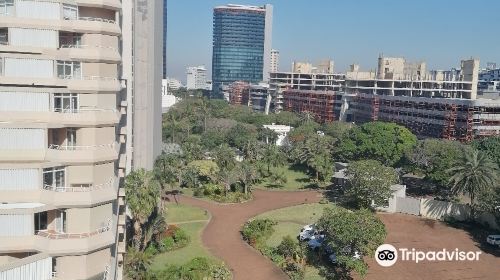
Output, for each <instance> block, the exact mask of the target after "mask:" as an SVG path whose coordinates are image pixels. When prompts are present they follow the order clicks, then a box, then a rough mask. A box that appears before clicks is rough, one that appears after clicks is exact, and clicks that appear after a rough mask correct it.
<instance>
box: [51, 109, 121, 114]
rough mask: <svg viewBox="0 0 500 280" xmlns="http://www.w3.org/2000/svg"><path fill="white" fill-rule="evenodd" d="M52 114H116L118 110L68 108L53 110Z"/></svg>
mask: <svg viewBox="0 0 500 280" xmlns="http://www.w3.org/2000/svg"><path fill="white" fill-rule="evenodd" d="M52 111H53V112H54V113H61V114H81V113H88V112H91V113H92V112H112V113H116V112H118V110H116V109H99V108H79V109H70V108H66V109H63V108H54V109H52Z"/></svg>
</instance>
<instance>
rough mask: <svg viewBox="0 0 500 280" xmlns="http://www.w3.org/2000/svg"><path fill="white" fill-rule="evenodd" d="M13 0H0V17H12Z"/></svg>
mask: <svg viewBox="0 0 500 280" xmlns="http://www.w3.org/2000/svg"><path fill="white" fill-rule="evenodd" d="M13 10H14V0H0V15H12V12H13Z"/></svg>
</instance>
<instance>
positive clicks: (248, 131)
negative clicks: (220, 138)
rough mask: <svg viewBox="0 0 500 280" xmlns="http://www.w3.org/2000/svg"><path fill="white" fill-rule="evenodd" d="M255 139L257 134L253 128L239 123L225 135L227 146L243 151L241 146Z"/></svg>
mask: <svg viewBox="0 0 500 280" xmlns="http://www.w3.org/2000/svg"><path fill="white" fill-rule="evenodd" d="M256 138H257V133H256V131H255V128H252V127H251V126H249V125H243V124H240V123H238V124H237V125H236V126H234V127H233V128H231V129H230V130H229V131H228V133H227V141H228V143H229V145H230V146H231V147H235V148H238V149H243V146H244V145H245V143H247V141H249V140H251V139H256Z"/></svg>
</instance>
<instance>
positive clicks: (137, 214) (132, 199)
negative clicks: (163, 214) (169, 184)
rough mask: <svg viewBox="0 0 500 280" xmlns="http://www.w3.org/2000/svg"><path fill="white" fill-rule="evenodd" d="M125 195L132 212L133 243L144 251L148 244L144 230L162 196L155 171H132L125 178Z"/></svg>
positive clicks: (137, 248)
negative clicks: (145, 241) (155, 177)
mask: <svg viewBox="0 0 500 280" xmlns="http://www.w3.org/2000/svg"><path fill="white" fill-rule="evenodd" d="M125 195H126V201H127V205H128V207H129V209H130V212H131V213H132V222H133V228H134V236H133V238H132V241H133V242H132V243H133V246H134V248H135V249H136V250H139V251H143V250H144V249H145V247H146V246H147V244H145V243H144V230H145V227H146V225H147V223H148V221H149V219H150V217H151V216H152V215H153V213H154V212H155V210H156V209H157V206H158V202H159V197H160V186H159V184H158V182H157V181H156V180H155V179H154V174H153V172H151V171H146V170H144V169H137V170H134V171H132V172H130V173H129V174H128V175H127V177H126V178H125Z"/></svg>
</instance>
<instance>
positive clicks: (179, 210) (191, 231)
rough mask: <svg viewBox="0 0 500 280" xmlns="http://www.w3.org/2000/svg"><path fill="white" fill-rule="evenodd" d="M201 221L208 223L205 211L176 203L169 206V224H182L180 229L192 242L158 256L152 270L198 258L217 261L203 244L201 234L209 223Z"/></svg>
mask: <svg viewBox="0 0 500 280" xmlns="http://www.w3.org/2000/svg"><path fill="white" fill-rule="evenodd" d="M199 220H206V221H208V216H207V215H206V213H205V210H203V209H200V208H196V207H191V206H186V205H181V204H179V205H176V204H175V203H169V204H167V221H168V223H169V224H175V223H180V224H179V227H180V228H182V229H183V230H185V231H186V233H187V234H188V235H189V237H190V242H189V244H188V245H187V246H186V247H184V248H181V249H177V250H174V251H171V252H165V253H161V254H158V255H156V256H155V258H154V261H153V264H152V266H151V269H152V270H160V269H163V268H164V267H166V266H168V265H171V264H174V265H182V264H185V263H187V262H188V261H190V260H191V259H193V258H196V257H207V258H209V259H212V260H216V259H215V257H213V256H212V255H210V253H209V252H208V250H207V249H206V248H205V247H204V246H203V244H202V243H201V232H202V231H203V228H204V227H205V224H206V223H207V222H206V221H205V222H200V221H199Z"/></svg>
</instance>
